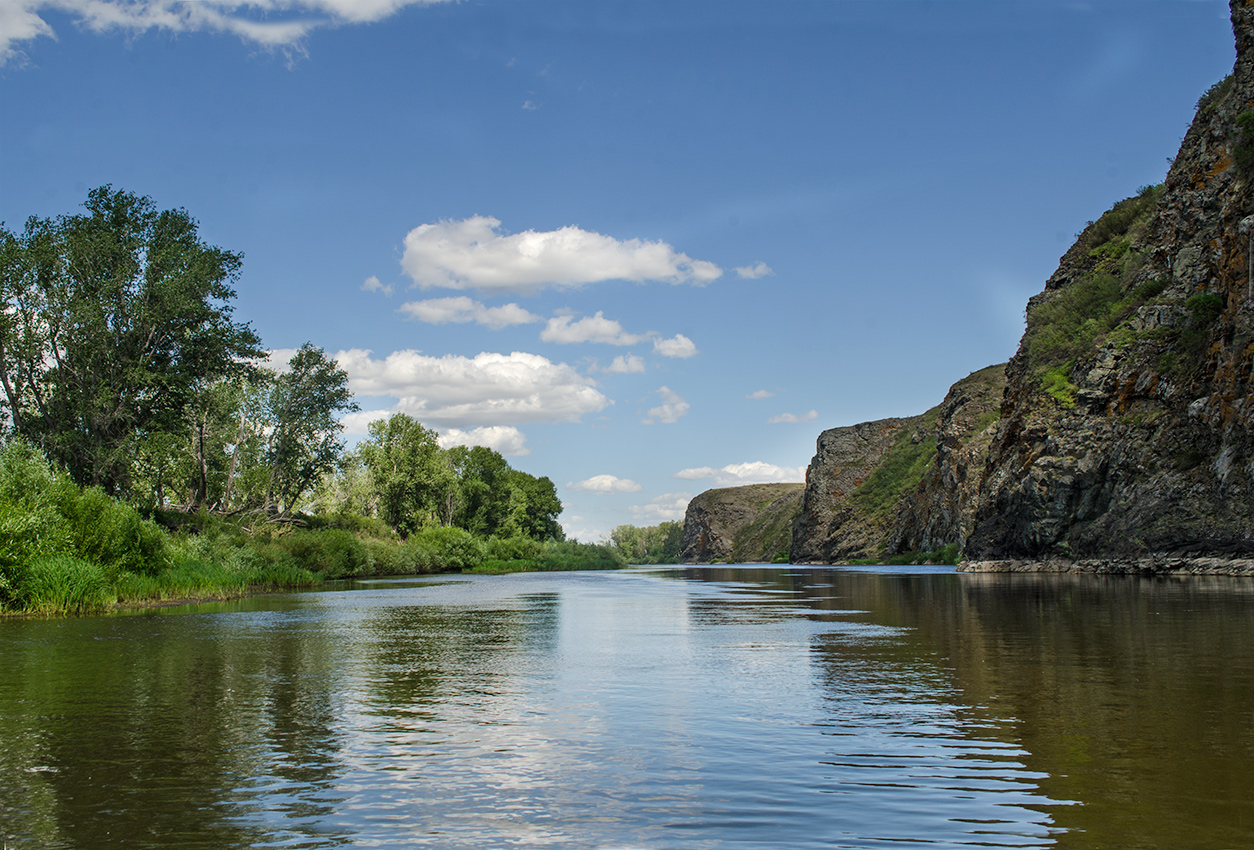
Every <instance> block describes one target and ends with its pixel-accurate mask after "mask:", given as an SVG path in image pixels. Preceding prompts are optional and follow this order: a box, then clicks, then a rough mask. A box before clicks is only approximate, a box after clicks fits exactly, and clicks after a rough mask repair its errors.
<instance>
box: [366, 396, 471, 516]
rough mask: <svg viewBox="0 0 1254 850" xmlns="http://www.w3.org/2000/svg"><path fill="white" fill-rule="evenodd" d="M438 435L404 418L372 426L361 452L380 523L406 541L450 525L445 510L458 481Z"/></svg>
mask: <svg viewBox="0 0 1254 850" xmlns="http://www.w3.org/2000/svg"><path fill="white" fill-rule="evenodd" d="M436 436H437V435H436V432H435V431H432V430H430V429H429V428H425V427H423V426H422V425H421V424H419V423H418V422H416V421H414V420H413V419H412V418H410V417H409V416H406V415H405V414H404V413H396V414H393V415H392V416H391V417H389V418H388V419H387V420H382V421H380V420H376V421H374V422H371V423H370V438H369V439H368V440H366V441H364V442H363V443H362V444H361V446H360V448H359V449H358V452H359V453H360V455H361V459H362V461H363V462H364V463H365V465H366V467H367V469H369V470H370V480H371V482H372V484H373V485H374V491H375V494H376V497H377V498H378V502H379V518H380V519H382V520H383V521H384V522H386V523H387V524H388V525H390V526H392V528H394V529H395V530H396V531H398V532H399V533H401V534H403V535H406V536H408V535H410V534H412V533H413V532H415V531H417V530H418V529H419V528H422V527H423V526H426V525H433V524H439V525H448V524H449V520H451V517H447V516H446V517H445V518H444V521H441V520H442V517H441V513H442V508H443V507H444V506H445V505H447V504H448V496H449V493H450V491H453V490H455V489H456V487H457V479H456V477H455V476H454V474H453V470H452V468H451V467H450V466H449V462H448V459H447V458H446V457H445V452H444V450H443V449H441V448H440V444H439V443H438V442H437V441H436Z"/></svg>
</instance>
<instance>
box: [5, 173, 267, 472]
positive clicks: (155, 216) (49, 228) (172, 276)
mask: <svg viewBox="0 0 1254 850" xmlns="http://www.w3.org/2000/svg"><path fill="white" fill-rule="evenodd" d="M84 206H85V207H86V210H87V212H86V214H80V215H63V216H58V217H57V218H52V219H41V218H38V217H34V216H32V217H31V218H30V219H28V220H27V222H26V227H25V229H24V230H23V232H22V233H21V235H14V234H12V233H10V232H9V231H8V230H5V229H4V228H3V227H0V293H2V294H3V298H4V309H3V311H2V313H0V388H2V389H3V392H4V400H5V402H6V408H5V411H4V413H5V414H6V415H7V418H8V419H9V423H10V425H11V427H12V429H13V430H14V431H16V432H17V433H19V434H21V435H23V436H24V437H26V438H27V439H29V440H31V441H32V442H34V443H36V444H38V445H39V446H40V447H41V448H42V449H43V450H44V452H45V453H46V454H47V455H48V456H49V457H50V458H52V459H53V460H55V461H57V462H58V463H60V464H62V465H64V466H65V468H66V469H67V470H68V471H69V473H70V475H71V476H72V477H73V478H74V480H75V481H76V482H78V483H79V484H85V485H99V486H101V487H102V488H104V489H105V490H106V491H107V492H110V493H118V492H122V491H125V490H127V489H128V487H129V485H130V482H131V478H132V474H133V467H134V458H135V456H136V454H137V451H136V449H137V444H138V443H139V442H140V441H142V440H145V439H148V438H150V437H152V436H154V435H170V434H185V433H186V431H187V427H188V421H187V418H186V416H185V414H186V411H187V408H188V405H189V403H190V402H191V401H192V399H193V398H194V396H195V394H196V391H197V387H198V386H204V385H206V384H212V383H213V382H215V381H217V380H219V379H222V378H226V377H229V376H233V375H240V374H242V373H244V372H246V371H247V370H248V369H249V365H248V363H249V361H250V360H253V359H256V358H258V357H260V356H261V355H262V352H261V350H260V348H259V346H260V340H259V339H258V338H257V335H256V334H255V333H254V332H253V331H252V329H251V328H250V327H249V326H248V325H247V324H239V323H236V322H234V321H233V320H232V309H233V308H232V306H231V303H230V302H231V300H232V299H233V298H234V297H235V291H234V289H232V284H233V282H234V281H235V280H236V279H237V277H238V275H239V270H240V265H241V262H242V257H241V256H240V255H239V254H233V253H231V252H229V251H224V250H222V249H221V248H216V247H213V246H210V245H206V244H205V243H204V242H202V241H201V240H200V238H199V235H198V233H197V225H196V222H195V220H194V219H192V218H191V216H189V215H188V214H187V212H186V211H184V210H182V209H176V210H165V211H161V212H158V211H157V209H156V207H155V206H154V204H153V202H152V200H151V199H149V198H146V197H139V196H137V195H134V194H131V193H129V192H124V191H116V192H115V191H113V189H112V187H111V186H102V187H100V188H98V189H93V190H92V191H91V192H90V193H89V194H88V198H87V201H86V203H85V204H84Z"/></svg>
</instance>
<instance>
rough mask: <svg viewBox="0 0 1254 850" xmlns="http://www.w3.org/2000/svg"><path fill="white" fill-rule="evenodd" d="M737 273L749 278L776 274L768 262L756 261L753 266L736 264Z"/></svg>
mask: <svg viewBox="0 0 1254 850" xmlns="http://www.w3.org/2000/svg"><path fill="white" fill-rule="evenodd" d="M736 274H737V275H739V276H740V277H743V278H748V279H749V280H754V279H756V278H759V277H766V276H767V275H773V274H775V272H774V271H772V270H771V267H770V266H768V265H767V264H766V263H754V264H753V265H751V266H736Z"/></svg>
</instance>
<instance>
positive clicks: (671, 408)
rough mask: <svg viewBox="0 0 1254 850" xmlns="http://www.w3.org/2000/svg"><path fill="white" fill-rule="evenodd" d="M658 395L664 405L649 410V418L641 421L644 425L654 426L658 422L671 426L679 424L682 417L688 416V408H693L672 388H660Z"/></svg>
mask: <svg viewBox="0 0 1254 850" xmlns="http://www.w3.org/2000/svg"><path fill="white" fill-rule="evenodd" d="M657 394H658V395H659V396H661V397H662V403H661V404H659V405H658V406H657V407H651V408H649V416H648V418H646V419H642V420H640V421H641V423H642V424H644V425H653V424H655V423H657V422H662V423H664V424H667V425H671V424H673V423H675V422H678V421H679V418H680V417H681V416H686V415H687V413H688V408H689V407H691V406H692V405H690V404H688V402H686V401H684V399H683V397H682V396H681V395H680V394H679V393H677V392H675V391H674V390H672V389H671V388H670V387H658V389H657Z"/></svg>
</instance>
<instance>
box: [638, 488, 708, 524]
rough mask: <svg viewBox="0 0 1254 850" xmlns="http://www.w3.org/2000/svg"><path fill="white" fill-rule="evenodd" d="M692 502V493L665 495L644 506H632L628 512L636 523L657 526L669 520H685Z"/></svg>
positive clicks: (651, 500)
mask: <svg viewBox="0 0 1254 850" xmlns="http://www.w3.org/2000/svg"><path fill="white" fill-rule="evenodd" d="M690 501H692V494H691V493H664V494H662V495H661V496H657V497H656V498H653V499H650V500H649V501H647V502H645V503H644V504H643V505H632V506H631V507H629V508H628V509H627V510H628V511H630V512H631V516H632V519H634V520H636V522H639V523H643V524H646V525H657V524H658V523H659V522H666V521H667V520H676V519H683V518H684V514H685V513H687V511H688V502H690Z"/></svg>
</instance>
